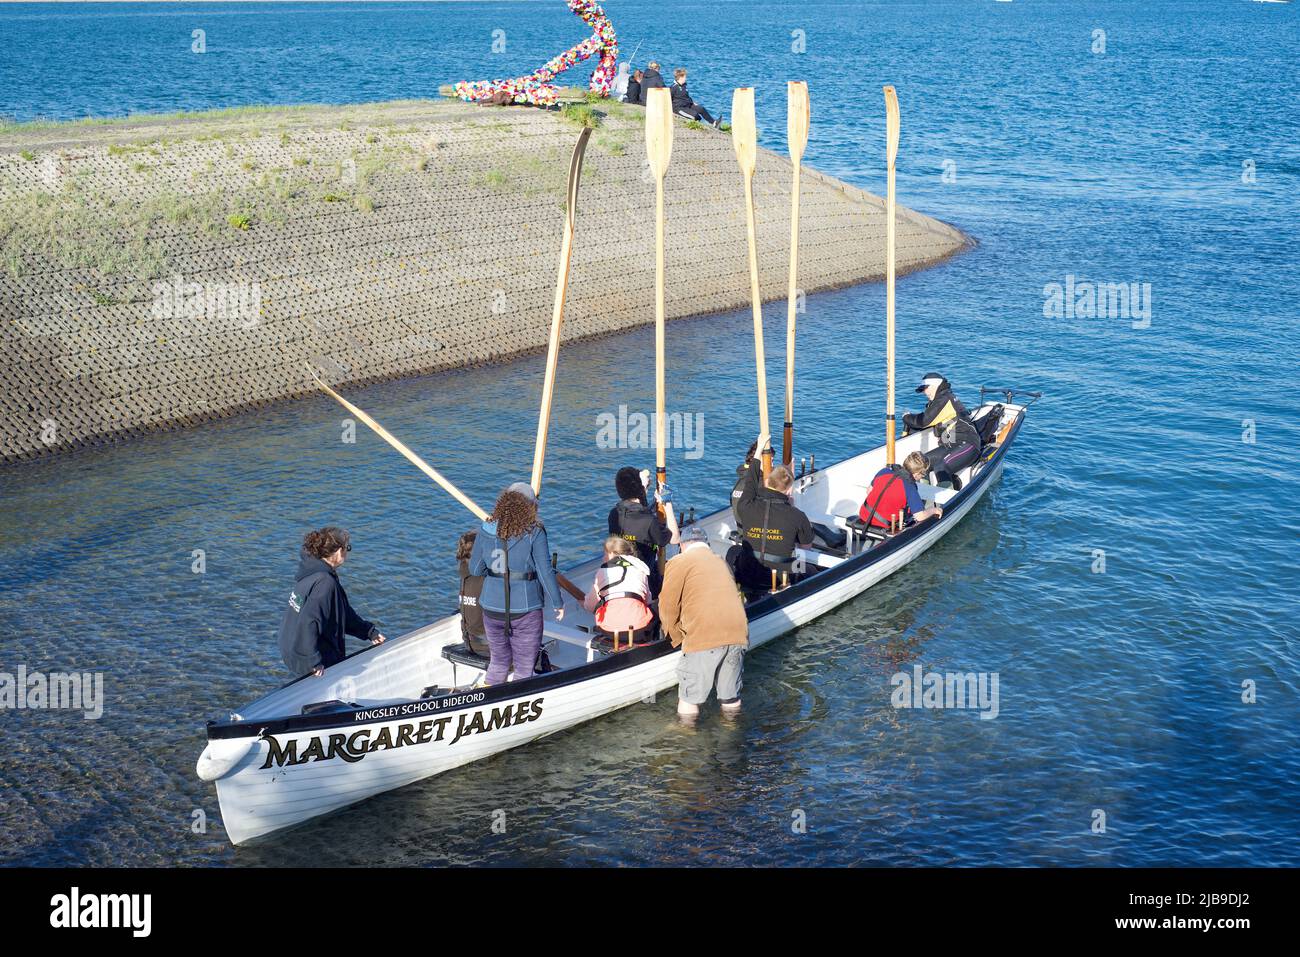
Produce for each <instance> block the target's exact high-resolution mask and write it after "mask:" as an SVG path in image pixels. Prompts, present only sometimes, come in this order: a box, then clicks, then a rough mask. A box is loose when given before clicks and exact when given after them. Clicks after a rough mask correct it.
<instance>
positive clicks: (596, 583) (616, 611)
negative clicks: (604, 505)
mask: <svg viewBox="0 0 1300 957" xmlns="http://www.w3.org/2000/svg"><path fill="white" fill-rule="evenodd" d="M582 606H583V607H584V608H586V609H587V611H589V612H591V613H592V614H593V615H594V616H595V619H596V627H597V628H598V629H599V630H600V632H601V634H602V635H603V636H605V637H607V638H609V639H611V641H612V642H613V644H614V648H615V650H618V648H619V647H620V646H622V645H624V644H626V645H627V646H628V647H631V646H632V645H639V644H645V643H647V642H650V641H653V640H654V636H655V613H654V607H653V606H652V604H651V599H650V568H649V567H648V566H647V565H646V563H645V562H643V561H642V560H641V559H640V558H638V557H637V555H636V550H635V549H634V548H633V546H632V543H631V542H629V541H628V540H627V539H625V538H622V537H621V536H618V535H611V536H609V538H607V539H605V560H604V561H603V562H602V563H601V566H600V568H598V569H596V577H595V579H593V581H592V583H591V588H590V590H588V592H587V594H586V597H585V598H583V600H582Z"/></svg>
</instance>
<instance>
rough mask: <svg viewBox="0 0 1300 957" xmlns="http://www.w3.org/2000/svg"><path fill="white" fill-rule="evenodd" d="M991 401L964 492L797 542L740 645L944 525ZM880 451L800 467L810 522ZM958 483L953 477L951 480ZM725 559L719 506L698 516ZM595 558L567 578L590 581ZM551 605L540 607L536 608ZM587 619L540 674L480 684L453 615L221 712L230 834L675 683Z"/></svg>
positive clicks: (839, 594) (975, 485) (991, 477)
mask: <svg viewBox="0 0 1300 957" xmlns="http://www.w3.org/2000/svg"><path fill="white" fill-rule="evenodd" d="M1011 398H1012V396H1011V394H1010V393H1008V395H1007V401H1006V402H1005V403H1001V404H995V403H993V402H987V403H985V404H983V405H981V406H980V408H979V409H977V410H976V412H975V415H974V418H975V419H976V420H977V421H979V420H981V419H982V418H983V417H984V416H986V415H988V414H990V413H992V412H993V411H994V410H995V409H997V408H1001V409H1002V412H1001V416H1002V422H1001V424H1000V426H999V435H998V441H997V442H996V443H995V444H993V445H990V446H989V447H987V448H986V449H985V450H984V452H983V454H982V455H981V457H980V459H979V460H978V461H977V462H976V463H975V464H973V465H971V466H969V467H967V468H966V469H964V470H962V472H961V473H960V475H959V478H960V479H961V486H960V490H954V488H947V487H945V488H938V487H934V486H925V485H922V486H921V493H922V497H923V498H925V499H926V500H927V502H936V503H938V504H939V505H941V506H943V515H942V517H941V518H938V519H931V520H929V521H926V522H922V523H920V524H917V525H913V526H910V527H908V528H907V529H905V530H903V531H902V532H900V533H898V534H896V535H890V536H886V537H885V538H884V540H883V541H873V540H869V539H868V540H864V539H863V538H861V537H859V536H854V535H850V536H849V541H848V543H847V545H846V546H845V548H843V549H836V550H829V549H825V550H823V549H805V550H801V556H800V557H801V558H802V559H803V560H804V562H805V563H806V565H807V567H809V568H810V569H811V568H813V567H814V566H815V567H816V571H815V572H814V573H813V574H810V575H808V576H807V577H805V578H803V579H802V580H800V581H798V582H796V583H795V584H792V585H790V586H789V587H788V588H785V589H782V590H780V591H777V592H774V593H772V594H768V595H764V596H762V597H760V598H758V599H756V600H754V601H751V602H750V603H749V604H748V605H747V606H746V608H747V613H748V616H749V640H750V647H751V649H753V648H757V647H759V646H761V645H764V644H766V643H767V642H769V641H771V640H772V639H773V638H777V637H779V636H781V635H784V634H786V633H788V632H789V631H791V630H793V629H794V628H797V627H798V626H800V625H802V624H805V623H806V622H809V621H811V620H813V619H814V618H817V617H818V616H820V615H824V614H825V613H827V612H829V611H831V610H833V609H835V608H837V607H839V606H840V605H842V604H844V602H846V601H848V600H849V599H851V598H853V597H854V596H856V595H860V594H861V593H862V592H864V591H866V590H867V589H868V588H870V587H871V586H872V585H874V584H875V583H876V582H878V581H880V580H881V579H882V578H884V577H885V576H887V575H890V574H892V573H893V572H895V571H897V570H898V569H900V568H902V567H904V566H905V565H907V564H908V563H909V562H911V561H912V560H913V559H915V558H916V557H917V556H919V555H920V554H921V553H923V552H924V551H925V550H926V549H928V548H930V547H931V546H932V545H934V544H935V543H936V542H937V541H939V539H941V538H942V537H943V536H944V535H946V534H947V533H948V531H949V530H950V529H952V528H953V526H955V525H956V524H957V523H958V522H960V521H961V520H962V518H963V517H964V516H965V515H966V513H967V512H969V511H970V510H971V509H972V508H973V507H974V506H975V504H976V503H977V502H978V501H979V500H980V499H981V498H982V497H983V496H984V494H985V493H986V492H987V491H988V490H989V488H990V487H991V486H992V485H993V483H994V482H995V481H997V479H998V476H999V475H1000V474H1001V472H1002V467H1003V464H1004V461H1005V458H1006V455H1007V452H1008V450H1009V448H1010V447H1011V444H1012V443H1013V442H1014V440H1015V438H1016V436H1017V434H1018V433H1019V430H1020V427H1021V425H1022V424H1023V421H1024V416H1025V406H1024V405H1017V404H1014V403H1013V402H1012V401H1011ZM934 443H935V438H934V436H933V435H932V432H931V430H926V431H925V432H920V433H915V434H913V435H910V436H905V437H903V438H900V439H898V441H897V446H898V460H900V461H901V460H902V459H903V458H904V457H905V456H906V455H907V454H908V453H909V452H912V451H914V450H921V451H926V450H928V449H931V448H933V447H934ZM885 456H886V450H885V447H884V446H881V447H879V448H876V449H873V450H871V451H869V452H864V453H862V454H860V455H856V456H854V457H852V458H849V459H845V460H844V461H842V462H839V463H837V464H835V465H832V466H829V467H827V468H823V469H817V470H815V471H813V472H810V473H809V474H806V475H803V476H800V477H799V478H798V479H797V480H796V483H795V487H794V490H793V494H794V499H795V503H796V504H797V505H798V506H799V507H800V508H802V509H803V510H804V511H805V512H806V513H807V514H808V517H809V518H810V519H811V520H812V521H813V522H820V523H822V524H826V525H832V526H838V527H840V528H848V519H849V518H850V517H851V516H856V514H857V510H858V507H859V505H860V504H861V503H862V501H863V498H864V497H865V494H866V489H867V488H868V486H869V485H870V482H871V479H872V477H873V476H874V475H875V474H876V472H877V471H879V470H880V469H881V468H882V467H883V466H884V464H885ZM954 484H955V483H954ZM697 523H698V524H699V525H700V526H701V527H703V528H704V529H705V530H706V531H707V532H708V535H709V541H710V545H711V547H712V548H713V549H714V551H715V552H717V553H718V554H725V552H726V551H727V549H728V547H729V546H730V545H731V538H730V536H731V532H732V531H733V525H734V520H733V518H732V514H731V511H730V509H724V510H722V511H719V512H715V513H714V514H712V515H709V516H707V517H704V518H701V519H698V520H697ZM599 565H600V559H599V558H593V559H591V560H590V561H587V562H585V563H583V564H581V565H577V566H575V567H573V568H571V569H567V570H566V571H565V574H566V575H567V576H568V577H569V578H570V579H571V580H572V581H573V582H574V583H575V584H577V585H578V586H579V587H580V588H584V589H585V588H587V587H588V586H590V584H591V580H592V578H593V576H594V574H595V571H596V569H597V568H598V567H599ZM546 614H548V615H549V614H550V613H549V612H547V613H546ZM593 628H594V625H593V621H592V617H591V615H590V614H589V613H588V612H586V611H585V610H584V609H583V608H582V606H581V605H580V604H579V603H578V602H576V601H575V600H574V599H573V598H572V597H571V596H569V595H566V596H565V614H564V620H563V622H556V621H553V620H549V621H547V623H546V627H545V631H544V635H545V638H544V641H545V643H546V648H547V652H548V655H549V657H550V661H551V664H552V667H553V668H554V669H555V670H553V671H551V672H550V673H548V674H539V675H535V676H533V677H531V678H527V679H524V680H519V681H513V682H509V683H507V684H502V685H495V686H492V687H486V686H483V684H482V680H483V674H484V669H485V667H486V664H487V661H486V659H481V658H476V657H475V656H473V655H472V654H471V653H469V652H468V649H466V648H465V646H464V645H463V643H462V640H461V630H460V616H459V615H452V616H451V617H448V618H444V619H442V620H440V621H437V622H434V623H433V624H431V625H427V626H425V627H423V628H420V629H417V630H415V631H412V632H410V633H408V634H405V635H402V636H401V637H398V638H395V639H390V640H389V641H387V642H385V643H384V644H382V645H374V646H367V647H366V648H365V649H364V650H362V651H359V652H357V653H356V654H353V655H351V656H350V657H348V658H346V659H344V660H343V661H341V662H339V663H338V664H336V665H334V666H333V667H331V668H329V669H328V670H327V671H326V673H325V675H324V676H323V677H320V678H310V677H306V678H299V679H297V680H296V681H293V682H290V683H289V684H287V685H285V686H284V687H282V688H280V689H279V690H278V691H275V692H273V693H271V694H269V695H267V696H266V697H264V698H262V699H260V700H258V701H255V702H253V703H252V704H250V705H249V706H248V707H246V708H244V709H242V710H241V711H240V712H239V713H238V714H234V713H232V714H231V715H230V717H229V718H228V719H227V720H222V721H213V722H210V723H209V724H208V726H207V733H208V744H207V747H206V748H205V749H204V751H203V754H202V755H201V756H200V757H199V762H198V774H199V777H200V778H202V779H203V780H205V781H214V782H215V783H216V787H217V795H218V798H219V799H220V802H221V816H222V821H223V822H224V824H225V828H226V833H227V834H228V835H229V837H230V840H231V841H232V842H234V843H235V844H241V843H243V842H245V841H248V840H251V839H253V838H257V837H261V836H263V835H266V834H271V833H273V832H275V831H279V830H281V829H283V828H287V827H291V826H293V825H296V824H301V823H302V822H304V821H307V820H310V819H312V818H315V817H319V816H320V815H322V814H327V813H330V812H333V811H338V810H340V809H341V808H344V807H347V806H348V805H351V804H355V803H357V802H358V801H364V800H365V799H366V798H369V797H372V796H373V795H376V794H380V793H382V792H384V791H389V790H392V789H393V788H399V787H402V786H404V785H407V784H411V783H413V782H415V781H419V780H421V779H423V778H427V777H431V776H432V775H435V774H441V773H442V772H444V771H448V770H451V769H452V768H455V767H459V766H460V765H463V764H468V763H469V762H471V761H478V760H480V759H482V758H486V757H490V756H491V755H494V754H497V753H499V752H501V751H506V750H508V749H510V748H514V747H518V746H519V745H523V744H527V743H529V742H530V741H534V740H536V739H537V738H541V737H544V736H546V735H549V734H554V733H555V732H557V731H563V730H564V729H566V728H571V727H573V726H574V725H577V724H580V723H582V722H584V721H590V720H591V719H593V718H597V717H600V716H601V715H603V714H608V713H609V712H611V711H615V710H617V709H619V708H624V707H627V706H628V705H631V704H635V703H637V702H640V701H646V700H650V699H651V698H652V697H653V696H654V695H655V694H657V693H658V692H661V691H664V690H666V689H668V688H671V687H672V686H674V685H675V684H676V683H677V678H676V674H675V669H676V667H677V661H678V657H679V655H680V652H677V651H674V650H673V649H672V647H671V646H670V645H669V644H668V642H667V641H665V640H660V641H658V642H655V643H654V644H650V645H645V646H641V647H637V648H634V649H632V650H630V651H621V652H617V653H607V652H604V651H601V650H598V649H597V648H595V647H593V641H592V639H593V634H594V632H593Z"/></svg>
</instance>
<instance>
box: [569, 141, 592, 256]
mask: <svg viewBox="0 0 1300 957" xmlns="http://www.w3.org/2000/svg"><path fill="white" fill-rule="evenodd" d="M589 139H591V127H590V126H584V127H583V128H582V132H581V133H579V134H578V142H577V143H576V144H574V147H573V156H572V157H571V158H570V159H569V206H568V210H567V216H568V221H567V223H566V225H567V226H568V229H569V232H573V229H574V223H575V220H576V218H577V215H578V184H579V182H580V181H581V179H582V158H583V156H585V155H586V153H587V141H588V140H589Z"/></svg>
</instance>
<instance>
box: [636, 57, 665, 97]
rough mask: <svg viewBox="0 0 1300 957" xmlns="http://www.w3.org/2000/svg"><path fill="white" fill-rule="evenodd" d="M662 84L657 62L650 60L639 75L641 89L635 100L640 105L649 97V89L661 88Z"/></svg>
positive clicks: (662, 80) (662, 79)
mask: <svg viewBox="0 0 1300 957" xmlns="http://www.w3.org/2000/svg"><path fill="white" fill-rule="evenodd" d="M663 85H664V78H663V75H662V74H661V73H660V72H659V64H658V63H656V62H654V60H651V61H650V62H649V63H647V64H646V67H645V72H644V73H643V74H642V75H641V89H640V92H639V93H638V94H637V100H636V101H637V102H638V103H640V104H641V105H642V106H645V105H646V101H647V100H648V99H649V98H650V95H649V94H650V91H651V90H653V89H655V88H656V87H659V88H662V87H663Z"/></svg>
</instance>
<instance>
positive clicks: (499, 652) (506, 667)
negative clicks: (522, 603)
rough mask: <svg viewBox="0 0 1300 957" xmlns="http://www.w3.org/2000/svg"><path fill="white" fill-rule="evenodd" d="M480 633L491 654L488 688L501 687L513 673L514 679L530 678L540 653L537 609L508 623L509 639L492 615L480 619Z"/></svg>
mask: <svg viewBox="0 0 1300 957" xmlns="http://www.w3.org/2000/svg"><path fill="white" fill-rule="evenodd" d="M483 630H484V631H486V632H487V640H488V647H489V648H490V649H491V650H492V654H491V656H490V658H489V660H488V670H487V683H488V684H490V685H499V684H502V683H503V682H504V681H505V680H506V677H507V676H508V675H509V674H510V672H512V671H513V672H514V673H515V676H516V678H529V677H532V674H533V668H534V667H535V666H536V665H537V654H538V652H540V651H541V650H542V610H541V609H540V608H539V609H537V610H536V611H530V612H528V613H526V614H524V615H521V616H520V617H518V618H515V619H514V620H513V621H511V622H510V630H511V635H510V637H509V638H507V637H506V623H505V622H504V621H502V620H501V619H499V618H493V617H492V616H491V615H484V616H483Z"/></svg>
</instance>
